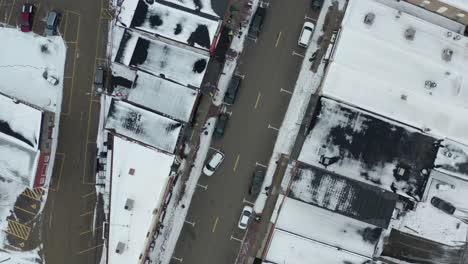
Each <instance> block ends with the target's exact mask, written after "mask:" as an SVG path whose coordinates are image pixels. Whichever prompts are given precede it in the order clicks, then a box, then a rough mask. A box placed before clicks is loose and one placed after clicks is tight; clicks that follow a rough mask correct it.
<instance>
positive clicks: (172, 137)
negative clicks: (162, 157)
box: [105, 100, 182, 153]
mask: <svg viewBox="0 0 468 264" xmlns="http://www.w3.org/2000/svg"><path fill="white" fill-rule="evenodd" d="M105 127H106V129H113V130H115V132H116V133H118V134H121V135H123V136H126V137H129V138H131V139H134V140H137V141H140V142H142V143H145V144H148V145H151V146H153V147H156V148H158V149H160V150H163V151H167V152H170V153H173V152H174V150H175V147H176V144H177V141H178V138H179V134H180V131H181V129H182V124H181V123H179V122H177V121H174V120H172V119H170V118H167V117H164V116H161V115H158V114H156V113H153V112H150V111H147V110H144V109H141V108H139V107H136V106H134V105H131V104H129V103H126V102H123V101H120V100H112V102H111V105H110V108H109V113H108V115H107V120H106V125H105Z"/></svg>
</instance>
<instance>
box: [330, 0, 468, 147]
mask: <svg viewBox="0 0 468 264" xmlns="http://www.w3.org/2000/svg"><path fill="white" fill-rule="evenodd" d="M368 14H373V15H374V16H375V17H374V19H373V22H372V23H368V24H366V23H364V18H365V16H366V15H368ZM371 16H372V15H369V16H368V18H370V17H371ZM356 43H359V45H356ZM467 45H468V39H467V38H466V37H464V36H462V35H459V34H457V33H455V32H451V31H449V30H447V29H445V28H442V27H439V26H437V25H434V24H431V23H429V22H426V21H424V20H422V19H418V18H416V17H413V16H412V15H409V14H407V13H404V12H399V11H397V10H395V9H393V8H390V7H388V6H386V5H384V4H382V3H379V2H377V1H372V0H354V1H350V2H349V5H348V7H347V11H346V14H345V17H344V19H343V22H342V29H341V31H340V34H339V36H338V41H337V44H336V47H335V52H334V55H333V58H332V59H331V64H330V65H329V68H328V73H327V76H326V78H325V80H324V83H323V94H324V95H326V96H329V97H332V98H336V99H339V100H341V101H344V102H347V103H349V104H352V105H355V106H358V107H360V108H363V109H366V110H369V111H372V112H375V113H378V114H380V115H383V116H387V117H389V118H391V119H394V120H398V121H401V122H403V123H407V124H409V125H411V126H414V127H417V128H419V129H422V130H424V131H426V132H429V133H431V134H434V135H437V136H441V137H448V138H450V139H453V140H456V141H459V142H462V143H464V144H468V133H466V131H468V119H467V118H466V116H468V82H467V77H466V72H467V71H468V56H466V47H467Z"/></svg>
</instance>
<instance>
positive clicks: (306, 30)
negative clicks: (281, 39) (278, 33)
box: [297, 21, 315, 48]
mask: <svg viewBox="0 0 468 264" xmlns="http://www.w3.org/2000/svg"><path fill="white" fill-rule="evenodd" d="M314 28H315V25H314V24H313V23H312V22H309V21H306V22H304V25H303V26H302V30H301V35H299V40H298V41H297V45H299V46H301V47H304V48H307V47H308V46H309V42H310V39H311V38H312V33H313V32H314Z"/></svg>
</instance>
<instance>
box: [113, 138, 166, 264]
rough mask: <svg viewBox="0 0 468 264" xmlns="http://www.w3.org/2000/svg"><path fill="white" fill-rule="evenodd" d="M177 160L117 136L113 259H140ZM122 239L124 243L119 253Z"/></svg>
mask: <svg viewBox="0 0 468 264" xmlns="http://www.w3.org/2000/svg"><path fill="white" fill-rule="evenodd" d="M173 162H174V156H173V155H169V154H165V153H162V152H159V151H157V150H153V149H150V148H147V147H144V146H142V145H140V144H138V143H134V142H130V141H127V140H125V139H123V138H120V137H118V136H115V137H114V145H113V152H112V176H111V185H112V190H111V197H110V219H109V241H108V242H109V251H108V252H109V256H108V257H109V259H108V262H109V263H112V264H118V263H122V264H127V263H137V262H138V259H139V256H140V254H141V253H142V252H144V244H145V239H144V238H145V237H146V234H147V232H149V231H150V226H151V223H152V218H153V214H154V210H155V209H158V208H159V207H160V205H161V202H162V200H161V199H162V198H163V195H164V191H165V189H166V187H167V184H168V181H169V173H170V171H171V166H172V163H173ZM127 206H128V207H127ZM126 207H127V208H126ZM119 243H121V244H122V247H121V248H120V252H118V253H117V252H116V250H117V248H118V245H119Z"/></svg>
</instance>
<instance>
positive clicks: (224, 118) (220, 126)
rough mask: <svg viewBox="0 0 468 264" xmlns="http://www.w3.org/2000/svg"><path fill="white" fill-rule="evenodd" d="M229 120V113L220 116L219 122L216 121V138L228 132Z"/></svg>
mask: <svg viewBox="0 0 468 264" xmlns="http://www.w3.org/2000/svg"><path fill="white" fill-rule="evenodd" d="M228 120H229V115H228V114H227V113H221V114H219V116H218V121H216V126H215V129H214V134H215V135H216V136H219V137H221V136H223V135H224V131H225V130H226V126H227V123H228Z"/></svg>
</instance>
